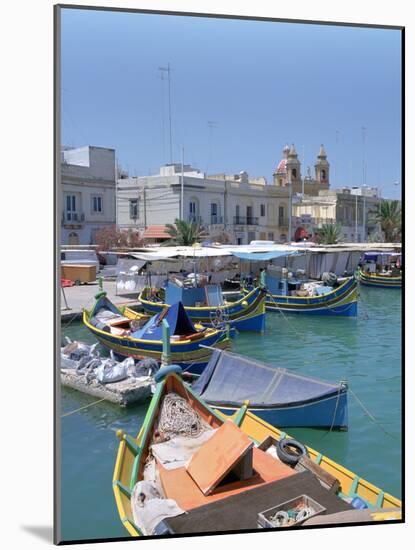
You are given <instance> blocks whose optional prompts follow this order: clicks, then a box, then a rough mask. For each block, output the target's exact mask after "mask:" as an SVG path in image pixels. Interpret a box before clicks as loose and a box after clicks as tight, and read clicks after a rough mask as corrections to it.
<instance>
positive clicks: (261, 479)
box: [113, 367, 401, 537]
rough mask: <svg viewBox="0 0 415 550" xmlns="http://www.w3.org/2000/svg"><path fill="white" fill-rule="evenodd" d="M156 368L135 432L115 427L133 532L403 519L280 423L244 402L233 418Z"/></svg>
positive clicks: (392, 503) (397, 508)
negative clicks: (264, 417) (282, 429)
mask: <svg viewBox="0 0 415 550" xmlns="http://www.w3.org/2000/svg"><path fill="white" fill-rule="evenodd" d="M158 374H159V375H160V376H159V377H158V382H157V386H156V389H155V392H154V395H153V398H152V401H151V403H150V406H149V409H148V411H147V414H146V416H145V419H144V422H143V425H142V427H141V430H140V432H139V434H138V436H137V437H132V436H130V435H128V434H126V433H125V432H124V431H122V430H119V431H118V432H117V436H118V438H119V439H120V443H119V447H118V453H117V458H116V463H115V468H114V474H113V491H114V496H115V501H116V505H117V508H118V513H119V516H120V519H121V522H122V523H123V525H124V527H125V528H126V530H127V531H128V533H129V534H130V535H131V536H133V537H138V536H160V535H171V534H191V533H193V534H201V533H215V532H218V531H219V532H226V531H228V532H231V531H235V530H237V531H241V530H247V531H255V530H257V529H261V528H262V526H270V527H274V526H279V527H285V528H289V527H290V526H291V525H298V524H302V525H304V526H307V525H310V524H325V523H330V521H331V522H335V523H336V524H339V523H349V524H350V523H362V522H367V521H370V522H373V521H385V520H400V519H401V502H400V501H399V500H398V499H397V498H395V497H393V496H392V495H389V494H388V493H385V492H383V491H382V490H381V489H379V488H377V487H375V486H374V485H372V484H370V483H369V482H367V481H365V480H364V479H362V478H360V477H359V476H357V475H355V474H353V473H352V472H351V471H349V470H347V469H346V468H344V467H342V466H340V465H339V464H336V463H335V462H334V461H332V460H330V459H329V458H326V457H324V456H322V455H321V454H320V453H318V452H317V451H315V450H313V449H311V448H309V447H306V446H304V445H302V444H301V443H300V442H298V441H295V440H293V439H292V438H289V436H287V435H286V434H285V433H282V432H280V431H279V430H278V429H277V428H273V427H272V426H271V425H270V424H268V423H267V422H265V421H264V420H262V419H260V418H258V417H257V416H256V415H254V414H253V413H252V412H250V411H249V410H248V404H247V403H246V404H244V405H243V406H242V407H241V408H240V409H239V410H238V411H237V412H236V413H235V414H234V415H233V416H232V418H227V417H226V416H225V415H223V414H221V413H220V412H218V411H215V410H214V409H213V408H211V407H210V406H209V405H208V404H207V403H205V402H204V401H203V400H202V399H201V398H200V397H199V396H198V395H197V394H196V393H195V392H194V391H193V389H192V388H191V387H190V386H187V385H186V384H185V383H184V382H183V380H182V378H181V377H180V376H179V375H178V373H175V372H172V367H170V370H169V371H168V372H167V373H166V374H165V376H164V377H163V376H162V375H161V371H160V372H159V373H158ZM299 495H301V498H300V497H299ZM270 510H272V511H273V513H272V515H271V516H270V515H269V511H270ZM281 512H284V513H283V514H281ZM263 520H264V521H263Z"/></svg>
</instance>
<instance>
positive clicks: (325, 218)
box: [292, 187, 380, 242]
mask: <svg viewBox="0 0 415 550" xmlns="http://www.w3.org/2000/svg"><path fill="white" fill-rule="evenodd" d="M379 201H380V199H379V197H378V195H377V194H373V190H371V193H367V194H366V189H365V188H360V187H359V188H358V187H355V188H352V189H348V188H343V189H330V190H327V191H320V192H319V194H318V195H317V196H296V197H295V200H294V201H293V222H292V223H293V231H294V239H295V238H296V237H298V236H299V235H302V234H303V231H302V229H304V230H305V232H307V234H313V233H315V232H318V229H319V228H321V227H322V226H323V225H324V224H330V223H336V224H338V225H339V226H340V240H341V241H344V242H366V241H367V240H368V239H369V238H370V236H371V235H373V234H375V233H378V232H379V227H378V226H377V224H375V223H374V222H373V219H372V216H371V212H373V211H374V210H375V209H376V207H377V205H378V204H379Z"/></svg>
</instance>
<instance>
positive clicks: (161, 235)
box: [143, 225, 171, 239]
mask: <svg viewBox="0 0 415 550" xmlns="http://www.w3.org/2000/svg"><path fill="white" fill-rule="evenodd" d="M170 238H171V235H170V234H169V233H167V230H166V226H165V225H149V226H148V227H147V229H146V230H145V231H144V234H143V239H170Z"/></svg>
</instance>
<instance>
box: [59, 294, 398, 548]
mask: <svg viewBox="0 0 415 550" xmlns="http://www.w3.org/2000/svg"><path fill="white" fill-rule="evenodd" d="M266 323H267V326H266V331H265V333H264V334H263V335H258V334H254V333H241V334H239V335H238V337H237V338H236V339H235V340H234V343H233V349H234V351H236V352H238V353H242V354H246V355H248V356H251V357H255V358H257V359H260V360H263V361H266V362H268V363H274V364H275V365H277V366H280V367H286V368H289V369H292V370H294V371H297V372H301V373H304V374H309V375H311V376H316V377H319V378H322V379H326V380H329V381H338V380H347V382H348V384H349V388H350V392H349V431H348V432H328V431H323V430H311V429H290V430H289V433H290V434H291V435H293V436H294V437H295V438H296V439H298V440H299V441H302V442H303V443H306V444H308V445H310V446H311V447H314V448H315V449H317V450H318V451H320V452H321V453H323V454H325V455H327V456H329V457H330V458H332V459H333V460H335V461H336V462H339V463H340V464H342V465H344V466H345V467H347V468H349V469H350V470H352V471H354V472H355V473H357V474H358V475H359V476H361V477H363V478H365V479H367V480H368V481H370V482H372V483H373V484H374V485H377V486H379V487H380V488H381V489H383V490H384V491H386V492H389V493H391V494H392V495H394V496H396V497H398V498H400V497H401V412H402V407H401V330H402V327H401V292H400V290H390V289H386V290H384V289H378V288H365V287H363V288H361V289H360V300H359V312H358V317H357V318H356V319H354V318H342V317H318V316H315V317H314V316H307V315H283V314H281V313H278V312H277V313H268V314H267V320H266ZM62 329H63V335H67V336H69V337H70V338H71V339H80V340H84V341H89V342H94V337H93V336H92V335H91V334H90V333H89V332H88V331H87V330H86V329H85V328H84V327H83V326H82V324H80V323H76V322H72V323H70V324H69V325H68V326H67V327H65V325H63V326H62ZM253 383H254V381H253ZM93 401H95V398H93V397H89V396H86V395H84V394H82V393H79V392H76V391H75V390H69V389H66V388H62V402H61V412H62V414H65V413H67V412H71V411H73V410H76V409H79V408H80V407H83V406H84V405H88V404H89V403H92V402H93ZM146 410H147V404H145V405H140V406H136V407H132V408H129V409H127V410H126V409H121V408H119V407H117V406H115V405H112V404H110V403H106V402H101V403H98V404H95V405H93V406H91V407H89V408H87V409H83V410H80V411H79V412H77V413H75V414H71V415H69V416H65V417H63V418H62V419H61V426H62V430H61V456H62V461H61V484H62V492H61V493H62V501H61V510H62V537H63V539H64V540H77V539H84V540H85V539H93V538H111V537H123V536H127V535H128V534H127V532H126V531H125V529H124V528H123V527H122V525H121V522H120V520H119V517H118V514H117V510H116V506H115V501H114V497H113V493H112V487H111V481H112V473H113V468H114V462H115V456H116V452H117V447H118V439H117V438H116V435H115V434H116V431H117V430H118V429H120V428H121V429H123V430H124V431H126V432H127V433H130V434H133V435H136V434H137V433H138V431H139V428H140V426H141V423H142V421H143V419H144V415H145V413H146Z"/></svg>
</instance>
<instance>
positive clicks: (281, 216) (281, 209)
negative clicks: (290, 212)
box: [278, 206, 284, 221]
mask: <svg viewBox="0 0 415 550" xmlns="http://www.w3.org/2000/svg"><path fill="white" fill-rule="evenodd" d="M283 219H284V207H283V206H279V207H278V220H279V221H282V220H283Z"/></svg>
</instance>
